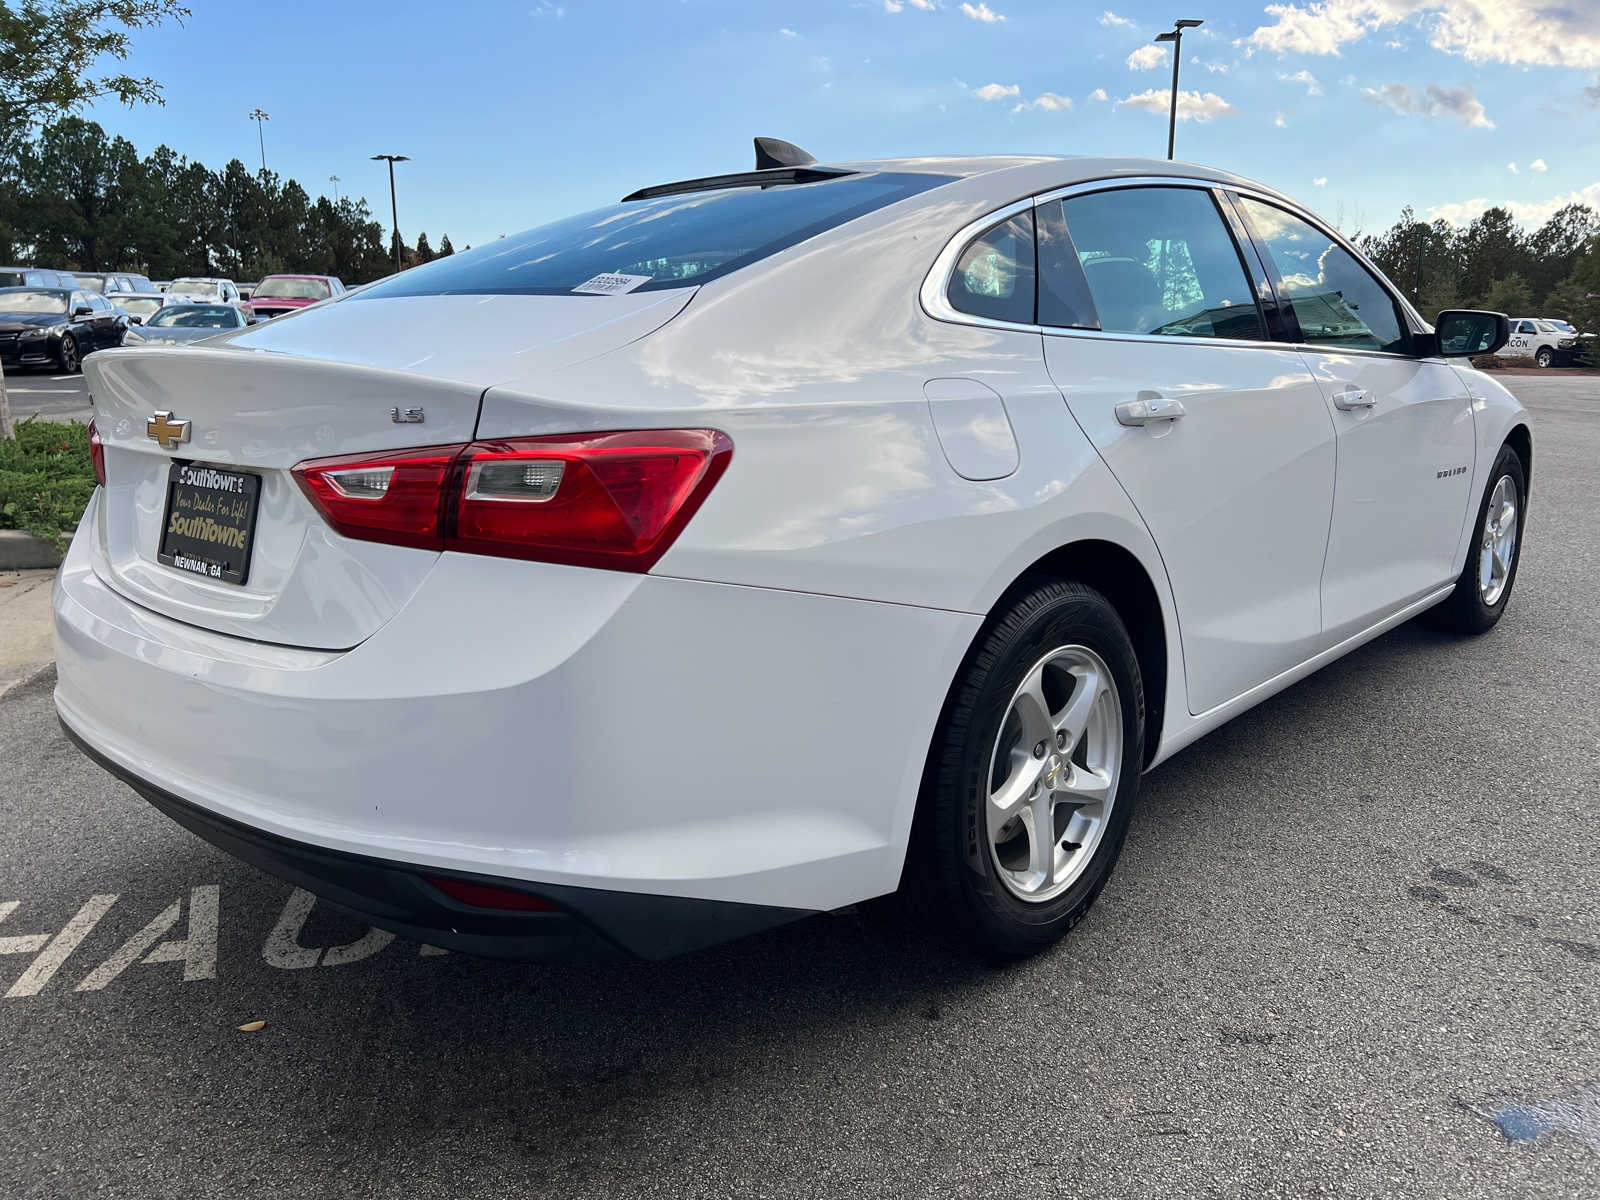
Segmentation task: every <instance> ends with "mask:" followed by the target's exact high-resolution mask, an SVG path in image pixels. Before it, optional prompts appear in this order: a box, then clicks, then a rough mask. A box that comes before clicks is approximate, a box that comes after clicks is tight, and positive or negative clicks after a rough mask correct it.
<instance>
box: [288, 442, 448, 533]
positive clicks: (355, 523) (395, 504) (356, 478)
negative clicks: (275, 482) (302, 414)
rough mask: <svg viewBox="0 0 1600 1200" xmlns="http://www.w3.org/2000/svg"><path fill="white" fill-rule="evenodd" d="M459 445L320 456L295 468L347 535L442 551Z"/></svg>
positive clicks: (333, 522) (315, 499)
mask: <svg viewBox="0 0 1600 1200" xmlns="http://www.w3.org/2000/svg"><path fill="white" fill-rule="evenodd" d="M461 450H462V447H460V446H424V447H421V448H418V449H414V450H396V451H394V452H393V453H390V454H347V455H344V456H343V457H341V458H320V459H317V460H316V461H315V462H306V463H301V464H300V465H299V466H298V467H296V468H295V469H294V475H295V478H296V479H297V480H299V482H300V487H301V488H302V489H303V490H304V491H305V494H306V495H307V496H309V497H311V502H312V503H313V504H315V505H316V506H317V507H318V508H319V509H320V510H321V511H322V515H323V516H324V517H326V518H327V519H328V524H330V525H332V526H333V527H334V528H335V529H337V530H338V531H339V532H340V533H342V534H344V535H345V536H346V537H352V538H361V539H362V540H364V541H368V542H388V543H390V544H391V545H395V546H415V547H417V548H418V549H422V550H443V549H444V531H443V529H442V528H441V526H440V520H439V516H440V513H439V510H440V505H441V501H442V499H443V497H444V484H445V480H446V479H447V478H448V477H449V473H450V464H451V463H452V462H453V461H454V460H455V457H456V455H458V454H460V453H461Z"/></svg>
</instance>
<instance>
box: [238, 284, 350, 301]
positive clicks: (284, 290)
mask: <svg viewBox="0 0 1600 1200" xmlns="http://www.w3.org/2000/svg"><path fill="white" fill-rule="evenodd" d="M332 294H333V292H332V291H331V290H330V289H329V287H328V285H327V283H326V282H325V281H323V280H321V279H263V280H262V281H261V282H260V283H258V284H257V285H256V289H255V291H253V292H251V293H250V298H251V299H252V300H326V299H327V298H328V297H329V296H331V295H332Z"/></svg>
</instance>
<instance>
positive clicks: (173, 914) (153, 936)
mask: <svg viewBox="0 0 1600 1200" xmlns="http://www.w3.org/2000/svg"><path fill="white" fill-rule="evenodd" d="M181 905H182V902H181V901H178V900H174V901H173V902H172V903H171V904H170V905H169V906H168V907H167V908H166V909H165V910H164V911H163V912H162V913H161V915H160V916H158V917H157V918H156V919H155V920H153V921H151V922H150V924H148V925H146V926H145V927H144V928H143V929H141V930H139V932H138V933H136V934H134V935H133V936H132V937H131V938H129V939H128V940H127V941H126V942H124V943H123V944H122V949H120V950H118V951H117V952H116V953H115V954H113V955H112V956H111V957H110V958H108V959H106V961H105V962H103V963H101V964H100V965H99V966H98V967H96V968H95V969H94V970H93V971H91V972H89V974H88V976H87V977H86V978H85V979H84V981H83V982H82V983H80V984H79V985H78V991H80V992H98V991H99V990H100V989H101V988H103V987H105V985H106V984H108V983H110V982H111V981H112V980H113V979H115V978H116V977H117V976H118V975H121V974H122V973H123V972H124V971H126V970H127V969H128V968H129V967H130V966H132V965H133V963H134V960H135V959H137V958H138V957H139V956H140V955H141V954H143V953H144V952H145V951H146V950H148V949H150V947H151V946H153V945H155V944H156V942H158V941H160V940H161V939H162V938H163V937H165V936H166V933H167V930H169V929H171V928H172V927H173V926H174V925H176V924H177V923H178V909H179V908H180V907H181Z"/></svg>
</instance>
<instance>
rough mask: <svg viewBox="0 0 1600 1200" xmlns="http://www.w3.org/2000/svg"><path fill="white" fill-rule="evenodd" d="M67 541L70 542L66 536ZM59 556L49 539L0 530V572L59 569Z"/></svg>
mask: <svg viewBox="0 0 1600 1200" xmlns="http://www.w3.org/2000/svg"><path fill="white" fill-rule="evenodd" d="M66 540H67V541H69V542H70V541H71V540H72V535H71V534H68V535H67V538H66ZM60 565H61V555H60V553H59V552H58V551H57V550H56V547H55V543H54V542H52V541H51V540H50V539H49V538H42V537H35V536H34V535H33V534H31V533H24V532H23V531H22V530H20V529H0V571H33V570H38V569H40V568H44V567H59V566H60Z"/></svg>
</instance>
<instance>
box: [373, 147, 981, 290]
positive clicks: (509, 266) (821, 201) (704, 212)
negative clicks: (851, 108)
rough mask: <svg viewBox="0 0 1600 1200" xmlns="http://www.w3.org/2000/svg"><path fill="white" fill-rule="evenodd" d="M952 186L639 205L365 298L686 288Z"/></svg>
mask: <svg viewBox="0 0 1600 1200" xmlns="http://www.w3.org/2000/svg"><path fill="white" fill-rule="evenodd" d="M947 182H949V177H948V176H944V175H912V174H893V173H887V172H885V173H881V174H861V175H848V176H843V177H841V178H837V179H828V180H824V181H822V182H818V183H800V184H769V185H767V186H766V187H736V188H721V189H717V190H714V191H705V192H684V193H679V194H677V195H671V196H658V197H656V198H654V199H650V200H631V201H628V202H627V203H625V204H612V205H609V206H607V207H605V208H597V209H595V210H594V211H593V212H587V213H583V214H581V215H579V216H576V217H567V218H565V219H563V220H560V221H554V222H552V223H550V224H549V225H541V226H539V228H537V229H530V230H528V231H527V232H525V233H519V234H515V235H513V236H511V237H507V238H500V239H498V240H496V241H493V242H487V243H485V244H484V245H481V246H478V247H476V248H474V249H472V250H464V251H462V252H460V253H459V254H453V255H451V256H450V257H449V258H440V259H435V260H434V261H433V262H431V263H428V264H427V265H426V266H421V267H415V268H413V269H412V270H409V271H406V272H404V273H403V274H400V275H395V276H392V277H391V278H389V279H387V280H385V281H384V282H382V283H379V284H377V285H375V286H373V287H369V288H367V289H365V290H364V291H362V292H360V293H359V294H358V295H357V297H356V299H358V300H364V299H373V298H383V297H387V296H450V295H533V296H565V295H571V294H572V292H573V289H574V288H576V287H579V286H580V285H582V284H586V283H589V282H590V281H591V280H595V279H596V277H597V276H600V275H629V276H635V277H637V278H642V279H643V282H642V283H637V282H634V285H633V286H626V285H625V284H624V286H622V287H621V289H620V290H626V291H655V290H659V289H663V288H675V287H686V286H691V285H694V284H698V283H705V282H708V281H709V280H712V279H716V278H717V277H719V276H722V275H726V274H728V273H729V272H730V271H736V270H738V269H739V268H740V267H744V266H748V265H749V264H751V263H753V262H756V261H758V260H759V259H762V258H765V257H767V256H768V255H771V254H776V253H778V252H779V251H780V250H786V249H788V248H789V247H790V246H794V245H797V244H798V243H800V242H803V241H805V240H806V239H807V238H812V237H816V236H817V235H818V234H819V233H824V232H826V231H827V230H830V229H833V228H836V227H837V226H840V225H843V224H844V223H845V222H847V221H853V220H855V218H857V217H860V216H864V215H866V214H867V213H870V212H873V211H875V210H876V209H880V208H882V207H884V206H885V205H888V204H893V203H894V202H895V201H897V200H904V199H906V198H907V197H909V196H914V195H916V194H917V193H918V192H924V191H927V190H928V189H929V188H933V187H937V186H938V185H940V184H941V183H947ZM626 282H633V281H626Z"/></svg>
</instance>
